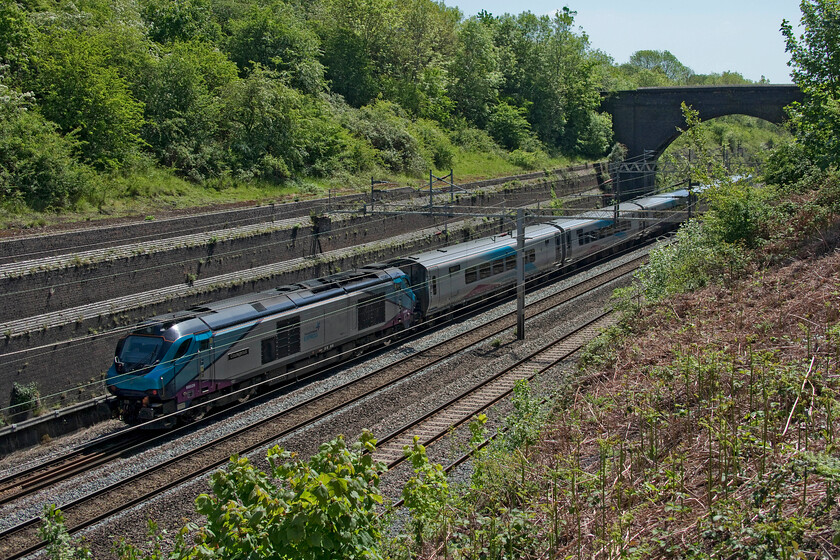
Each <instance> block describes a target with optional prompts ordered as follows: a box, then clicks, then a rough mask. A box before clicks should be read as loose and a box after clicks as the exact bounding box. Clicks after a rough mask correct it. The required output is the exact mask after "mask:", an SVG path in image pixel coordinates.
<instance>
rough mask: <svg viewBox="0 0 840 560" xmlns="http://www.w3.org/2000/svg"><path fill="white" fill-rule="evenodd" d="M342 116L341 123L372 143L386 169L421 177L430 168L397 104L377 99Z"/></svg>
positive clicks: (408, 122) (409, 124) (410, 126)
mask: <svg viewBox="0 0 840 560" xmlns="http://www.w3.org/2000/svg"><path fill="white" fill-rule="evenodd" d="M345 115H346V120H347V122H346V123H345V126H347V127H348V129H350V131H351V132H352V133H353V134H355V135H356V136H357V137H359V138H362V139H363V140H366V141H367V142H368V143H369V144H370V145H371V146H373V148H374V149H375V150H376V151H377V154H378V156H379V159H380V161H381V162H382V164H383V165H384V166H385V167H387V168H388V169H389V170H390V171H392V172H394V173H406V174H408V175H414V176H422V175H423V173H424V172H425V171H426V170H427V169H428V168H429V167H430V165H429V163H428V162H427V161H426V160H425V158H424V157H423V155H422V154H421V146H420V142H418V140H417V138H415V137H414V135H413V134H412V133H411V129H412V125H411V122H410V121H409V120H408V118H407V117H406V116H405V114H404V113H403V111H402V109H400V107H399V106H398V105H395V104H394V103H391V102H389V101H382V100H379V101H377V102H376V103H374V104H373V105H367V106H365V107H362V108H361V109H360V110H359V111H358V112H357V113H350V112H348V113H346V114H345Z"/></svg>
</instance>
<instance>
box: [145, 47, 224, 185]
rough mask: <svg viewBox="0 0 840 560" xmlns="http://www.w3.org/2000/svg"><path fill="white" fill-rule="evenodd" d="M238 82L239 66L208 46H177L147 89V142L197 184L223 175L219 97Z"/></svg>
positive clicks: (159, 63)
mask: <svg viewBox="0 0 840 560" xmlns="http://www.w3.org/2000/svg"><path fill="white" fill-rule="evenodd" d="M236 80H238V78H237V70H236V65H235V64H234V63H233V62H231V61H230V60H229V59H228V58H227V57H226V56H225V55H224V54H223V53H221V52H219V51H218V50H215V49H213V48H212V47H211V46H210V45H207V44H204V43H179V42H176V43H172V44H171V46H170V50H169V52H167V53H165V54H163V56H161V57H160V58H159V59H158V60H156V61H155V63H154V65H153V67H152V71H151V72H150V74H149V75H148V76H146V79H145V80H144V82H145V84H144V87H143V94H144V97H143V100H144V102H145V109H146V112H145V119H146V124H145V126H144V127H143V129H142V135H143V139H144V140H145V141H146V143H147V144H148V145H149V147H150V148H151V150H152V151H153V152H154V153H155V155H156V157H157V158H158V161H160V163H161V164H163V165H165V166H167V167H173V168H175V169H177V170H178V171H179V172H180V173H181V174H183V175H185V176H187V177H190V178H192V179H194V180H201V179H204V178H206V177H211V176H215V175H218V173H219V172H220V171H221V167H222V165H223V161H224V157H223V153H222V149H221V146H220V143H219V139H218V131H219V128H220V126H221V124H220V121H221V103H220V99H219V93H220V91H221V90H222V88H224V87H225V86H226V85H228V84H230V83H231V82H233V81H236Z"/></svg>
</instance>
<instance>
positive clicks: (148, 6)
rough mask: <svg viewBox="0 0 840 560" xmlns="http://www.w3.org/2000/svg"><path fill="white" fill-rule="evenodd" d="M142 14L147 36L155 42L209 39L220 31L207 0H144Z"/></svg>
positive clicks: (214, 37) (216, 36)
mask: <svg viewBox="0 0 840 560" xmlns="http://www.w3.org/2000/svg"><path fill="white" fill-rule="evenodd" d="M142 15H143V19H144V20H146V22H148V25H149V30H148V34H149V38H150V39H152V40H153V41H156V42H158V43H170V42H173V41H180V42H186V41H202V42H212V41H215V40H217V39H218V38H219V36H220V34H221V26H220V25H219V24H218V23H217V22H216V20H215V18H214V14H213V9H212V4H211V2H210V1H209V0H181V1H179V2H170V1H167V0H145V1H144V4H143V7H142Z"/></svg>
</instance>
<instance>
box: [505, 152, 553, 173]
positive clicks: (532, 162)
mask: <svg viewBox="0 0 840 560" xmlns="http://www.w3.org/2000/svg"><path fill="white" fill-rule="evenodd" d="M546 159H547V156H546V155H545V153H544V152H542V151H533V152H531V151H526V150H514V151H512V152H511V153H510V154H508V161H509V162H510V163H512V164H513V165H515V166H517V167H521V168H522V169H536V168H538V167H542V164H543V162H545V160H546Z"/></svg>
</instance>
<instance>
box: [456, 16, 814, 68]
mask: <svg viewBox="0 0 840 560" xmlns="http://www.w3.org/2000/svg"><path fill="white" fill-rule="evenodd" d="M444 3H445V4H446V5H447V6H458V7H459V8H460V9H461V11H462V12H463V13H464V15H465V16H466V17H469V16H472V15H475V14H477V13H478V12H479V11H480V10H482V9H483V10H487V11H488V12H490V13H492V14H494V15H501V14H504V13H512V14H518V13H521V12H524V11H531V12H533V13H535V14H551V13H554V11H556V10H557V9H559V8H562V7H563V6H564V5H566V6H568V7H569V8H571V9H572V10H575V11H577V16H576V18H575V22H576V24H577V25H579V26H580V27H582V28H583V31H585V32H586V34H587V35H589V40H590V43H591V45H592V47H593V48H595V49H599V50H602V51H604V52H606V53H607V54H609V55H610V56H612V57H613V59H614V60H615V61H616V62H617V63H619V64H620V63H623V62H627V60H628V58H629V57H630V55H631V54H632V53H634V52H636V51H638V50H642V49H652V50H668V51H671V52H672V53H673V54H674V55H675V56H676V57H677V58H678V59H679V60H680V62H682V63H683V64H685V65H686V66H688V67H690V68H691V69H692V70H694V71H695V72H697V73H700V74H708V73H711V72H718V73H720V72H724V71H726V70H732V71H735V72H740V73H741V74H743V75H744V76H745V77H747V78H749V79H751V80H758V79H760V78H761V76H762V75H763V76H766V77H767V79H769V80H770V81H771V82H772V83H790V81H791V80H790V69H789V68H788V66H787V61H788V56H787V53H785V44H784V40H783V39H782V35H781V33H779V27H780V24H781V22H782V19H787V20H788V21H792V22H794V23H795V24H796V23H798V22H799V17H800V12H799V1H798V0H761V1H753V0H729V1H725V0H700V1H696V0H695V1H693V2H687V1H685V0H671V1H665V0H652V1H645V0H643V1H636V2H634V1H632V0H624V1H620V0H588V1H587V0H566V2H562V1H561V2H560V3H558V2H553V1H550V0H519V1H518V2H504V1H502V0H444Z"/></svg>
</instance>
